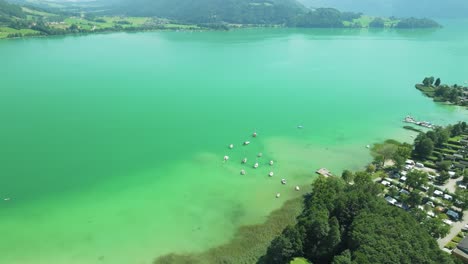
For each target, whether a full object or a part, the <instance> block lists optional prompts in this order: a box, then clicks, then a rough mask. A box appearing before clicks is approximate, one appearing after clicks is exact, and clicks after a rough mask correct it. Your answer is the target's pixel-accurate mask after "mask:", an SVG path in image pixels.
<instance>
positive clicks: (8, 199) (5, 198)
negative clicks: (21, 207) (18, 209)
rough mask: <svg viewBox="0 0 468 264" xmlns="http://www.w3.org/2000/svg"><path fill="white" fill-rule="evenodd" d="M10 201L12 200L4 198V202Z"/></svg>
mask: <svg viewBox="0 0 468 264" xmlns="http://www.w3.org/2000/svg"><path fill="white" fill-rule="evenodd" d="M10 200H11V198H3V201H5V202H8V201H10Z"/></svg>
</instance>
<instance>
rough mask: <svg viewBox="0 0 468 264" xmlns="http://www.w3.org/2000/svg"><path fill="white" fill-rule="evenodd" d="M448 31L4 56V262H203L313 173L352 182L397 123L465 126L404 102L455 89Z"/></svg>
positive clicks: (138, 40) (455, 43)
mask: <svg viewBox="0 0 468 264" xmlns="http://www.w3.org/2000/svg"><path fill="white" fill-rule="evenodd" d="M444 24H445V28H443V29H441V30H437V31H425V30H417V31H368V30H328V29H323V30H322V29H320V30H318V29H317V30H316V29H310V30H296V29H248V30H234V31H230V32H151V33H132V34H126V33H116V34H103V35H89V36H68V37H57V38H41V39H20V40H6V41H1V42H0V58H2V60H1V62H0V72H1V73H2V75H1V78H0V84H1V89H0V121H1V123H2V128H1V129H0V160H1V171H0V197H2V198H4V197H10V198H11V200H10V201H1V202H0V234H2V239H0V252H2V254H0V263H11V264H16V263H18V264H20V263H21V264H30V263H31V264H32V263H34V264H42V263H44V264H45V263H47V264H59V263H69V264H74V263H80V264H83V263H86V264H87V263H90V264H94V263H116V264H120V263H122V264H124V263H125V264H126V263H151V261H152V260H153V259H154V258H155V257H158V256H160V255H163V254H167V253H170V252H178V253H183V252H199V251H203V250H206V249H208V248H210V247H213V246H217V245H220V244H222V243H225V242H227V241H229V240H230V239H231V238H232V236H233V235H234V233H235V231H236V230H237V229H238V228H239V227H240V226H242V225H247V224H255V223H261V222H263V221H264V220H265V218H266V216H267V215H268V214H269V213H270V212H271V211H272V210H274V209H277V208H279V207H280V206H281V205H282V203H283V202H284V201H285V200H287V199H288V198H293V197H296V196H297V195H299V194H298V193H296V192H295V191H294V190H293V187H294V186H295V185H300V186H305V185H307V184H310V183H311V181H312V180H313V179H314V177H315V175H314V171H315V170H316V169H318V168H320V167H327V168H329V169H331V170H332V171H333V172H335V173H340V172H341V171H342V170H343V169H345V168H351V169H359V168H361V167H363V166H364V165H365V163H366V162H368V161H369V160H370V156H369V154H368V150H367V149H366V148H365V146H366V145H367V144H372V143H374V142H378V141H381V140H384V139H386V138H389V137H392V138H397V139H400V140H411V137H410V136H411V135H414V134H412V132H409V131H406V130H404V129H402V126H403V125H404V124H403V123H402V122H401V120H402V118H403V117H404V116H406V115H408V114H411V115H413V116H415V117H416V118H418V119H422V120H428V121H432V122H433V123H435V124H440V125H443V124H448V123H453V122H456V121H459V120H468V114H467V112H466V110H464V109H461V108H458V107H451V106H444V105H438V104H434V103H433V102H432V101H431V100H430V99H428V98H425V97H424V96H422V95H421V94H420V92H419V91H417V90H416V89H415V88H414V84H415V83H416V82H419V81H421V80H422V78H423V77H425V76H428V75H436V76H439V77H441V79H442V81H443V82H445V81H447V82H448V83H459V84H461V83H462V82H463V81H464V80H467V79H468V72H467V71H466V67H462V66H461V65H460V63H461V62H463V61H467V59H468V50H467V49H466V47H467V46H468V35H466V34H464V33H465V29H466V26H468V23H467V22H466V21H446V23H444ZM298 125H302V126H303V127H304V128H303V129H298V128H297V126H298ZM254 131H257V132H258V135H259V136H258V137H257V138H255V139H254V138H252V137H251V134H252V132H254ZM245 140H250V141H252V143H251V144H250V145H249V146H245V147H244V146H241V143H242V142H243V141H245ZM230 143H233V144H235V148H234V149H233V150H229V149H228V145H229V144H230ZM258 152H262V153H263V154H264V155H263V157H262V158H258V159H257V158H256V154H257V153H258ZM224 155H229V156H230V160H229V161H228V162H226V163H224V162H223V156H224ZM243 157H248V159H249V162H248V166H245V169H246V171H247V175H245V176H242V175H240V173H239V172H240V170H241V169H242V168H243V166H242V165H241V164H240V160H241V159H242V158H243ZM270 159H273V160H275V161H276V163H275V165H274V166H273V168H270V166H268V165H267V162H268V160H270ZM256 160H258V161H259V162H260V167H259V169H257V170H254V169H253V168H251V166H252V165H253V163H254V162H255V161H256ZM270 170H273V171H274V172H275V176H274V177H272V178H270V177H268V176H267V174H268V172H269V171H270ZM281 178H286V179H287V180H288V184H287V185H286V186H282V185H281V184H280V180H281ZM278 192H280V193H281V198H280V199H275V195H276V193H278ZM2 200H3V199H2Z"/></svg>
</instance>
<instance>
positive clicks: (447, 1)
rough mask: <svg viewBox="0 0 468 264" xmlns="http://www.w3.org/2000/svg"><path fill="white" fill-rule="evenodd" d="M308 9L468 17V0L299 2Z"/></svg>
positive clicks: (328, 0) (324, 0) (332, 0)
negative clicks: (327, 8) (323, 8)
mask: <svg viewBox="0 0 468 264" xmlns="http://www.w3.org/2000/svg"><path fill="white" fill-rule="evenodd" d="M299 1H300V2H301V3H302V4H303V5H304V6H306V7H333V8H337V9H339V10H343V11H353V12H363V13H365V14H369V15H376V16H398V17H411V16H415V17H431V18H461V17H468V1H467V0H444V1H440V0H411V1H409V0H299Z"/></svg>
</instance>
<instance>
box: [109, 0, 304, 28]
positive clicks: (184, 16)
mask: <svg viewBox="0 0 468 264" xmlns="http://www.w3.org/2000/svg"><path fill="white" fill-rule="evenodd" d="M103 3H105V4H108V5H109V12H111V13H122V14H125V15H129V16H157V17H165V18H169V19H176V20H178V21H183V22H189V23H219V22H226V23H235V24H284V23H286V22H288V20H289V19H290V18H291V17H294V16H296V15H297V14H299V13H303V12H305V10H306V8H305V7H304V6H302V5H301V4H299V3H298V2H296V1H295V0H268V1H252V0H197V1H190V0H157V1H154V0H134V1H127V0H107V1H106V0H103ZM143 7H144V8H143Z"/></svg>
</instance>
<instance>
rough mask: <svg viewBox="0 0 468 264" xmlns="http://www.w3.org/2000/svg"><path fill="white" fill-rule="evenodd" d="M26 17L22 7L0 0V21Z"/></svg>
mask: <svg viewBox="0 0 468 264" xmlns="http://www.w3.org/2000/svg"><path fill="white" fill-rule="evenodd" d="M20 18H26V14H25V13H24V12H23V10H22V9H21V7H19V6H17V5H14V4H10V3H7V2H5V1H4V0H0V23H2V22H3V23H9V22H10V21H11V20H14V19H20Z"/></svg>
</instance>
